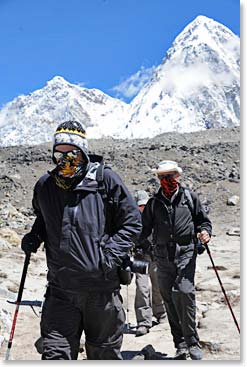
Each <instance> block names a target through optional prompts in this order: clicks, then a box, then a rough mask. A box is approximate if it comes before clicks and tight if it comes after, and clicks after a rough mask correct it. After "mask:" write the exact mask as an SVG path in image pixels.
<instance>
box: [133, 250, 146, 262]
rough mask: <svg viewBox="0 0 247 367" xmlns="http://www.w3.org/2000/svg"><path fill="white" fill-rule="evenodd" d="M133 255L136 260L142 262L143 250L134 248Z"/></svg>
mask: <svg viewBox="0 0 247 367" xmlns="http://www.w3.org/2000/svg"><path fill="white" fill-rule="evenodd" d="M133 255H134V257H135V259H136V260H143V259H144V252H143V249H142V248H140V247H134V249H133Z"/></svg>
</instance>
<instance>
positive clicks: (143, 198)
mask: <svg viewBox="0 0 247 367" xmlns="http://www.w3.org/2000/svg"><path fill="white" fill-rule="evenodd" d="M135 199H136V204H137V205H138V206H139V205H146V204H147V202H148V200H149V196H148V193H147V192H146V191H144V190H139V191H137V193H136V195H135Z"/></svg>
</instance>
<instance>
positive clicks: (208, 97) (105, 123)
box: [0, 16, 240, 146]
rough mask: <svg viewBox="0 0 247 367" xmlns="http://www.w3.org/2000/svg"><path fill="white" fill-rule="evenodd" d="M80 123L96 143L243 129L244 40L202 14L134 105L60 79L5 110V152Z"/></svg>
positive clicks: (1, 115) (1, 137)
mask: <svg viewBox="0 0 247 367" xmlns="http://www.w3.org/2000/svg"><path fill="white" fill-rule="evenodd" d="M68 119H77V120H78V121H81V122H83V123H84V125H85V126H86V128H87V135H88V137H89V138H100V137H103V136H112V137H114V138H145V137H153V136H155V135H158V134H161V133H163V132H168V131H179V132H190V131H196V130H201V129H207V128H212V127H232V126H237V125H239V123H240V40H239V37H238V36H236V35H235V34H233V33H232V32H231V31H230V30H229V29H228V28H227V27H225V26H224V25H222V24H220V23H218V22H216V21H214V20H213V19H209V18H207V17H205V16H198V17H197V18H196V19H195V20H194V21H193V22H191V23H190V24H189V25H188V26H187V27H185V29H184V30H183V31H182V32H181V33H180V34H179V35H178V36H177V38H176V39H175V41H174V43H173V44H172V46H171V48H170V49H169V50H168V51H167V53H166V56H165V57H164V59H163V61H162V63H161V65H159V66H158V67H157V68H156V69H155V70H154V73H153V76H152V78H151V80H150V82H149V83H147V84H146V85H145V86H144V87H143V88H142V90H141V91H140V92H139V94H138V95H137V96H136V97H135V98H134V100H133V101H132V102H131V103H130V104H126V103H124V102H122V101H120V100H119V99H116V98H112V97H110V96H108V95H106V94H104V93H103V92H101V91H100V90H97V89H87V88H82V87H80V86H78V85H74V84H71V83H68V82H67V81H65V80H64V79H63V78H62V77H58V76H57V77H55V78H53V79H52V80H50V81H49V82H47V84H46V86H45V87H44V88H42V89H40V90H36V91H35V92H33V93H31V94H29V95H27V96H19V97H17V98H15V99H14V100H13V101H12V102H9V103H7V104H6V105H5V106H4V108H3V109H2V110H1V111H0V128H1V134H0V146H10V145H22V144H29V145H32V144H39V143H42V142H47V141H50V140H51V139H52V134H53V132H54V129H55V127H56V126H57V123H58V122H61V121H65V120H68Z"/></svg>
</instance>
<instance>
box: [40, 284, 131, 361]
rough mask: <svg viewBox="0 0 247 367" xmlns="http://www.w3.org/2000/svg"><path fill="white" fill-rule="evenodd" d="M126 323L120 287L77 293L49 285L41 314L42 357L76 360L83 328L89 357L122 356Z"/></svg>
mask: <svg viewBox="0 0 247 367" xmlns="http://www.w3.org/2000/svg"><path fill="white" fill-rule="evenodd" d="M124 323H125V313H124V310H123V307H122V298H121V295H120V293H119V291H118V290H117V291H114V292H107V291H105V292H104V291H103V292H102V291H100V292H85V293H81V294H75V293H69V292H65V291H62V290H58V289H54V288H51V287H49V288H48V292H47V295H46V299H45V302H44V306H43V310H42V317H41V335H42V337H43V348H44V349H43V354H42V359H52V360H54V359H55V360H66V359H69V360H71V359H72V360H75V359H77V357H78V351H79V345H80V338H81V334H82V332H83V331H84V332H85V340H86V343H85V346H86V353H87V359H90V360H113V359H122V356H121V353H120V348H121V345H122V340H123V328H124Z"/></svg>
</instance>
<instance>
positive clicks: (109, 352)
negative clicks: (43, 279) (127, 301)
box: [22, 121, 141, 360]
mask: <svg viewBox="0 0 247 367" xmlns="http://www.w3.org/2000/svg"><path fill="white" fill-rule="evenodd" d="M52 158H53V161H54V163H55V164H56V168H55V169H54V170H53V171H51V172H48V173H47V174H45V175H44V176H42V177H41V178H40V179H39V180H38V182H37V184H36V185H35V188H34V196H33V207H34V211H35V214H36V220H35V222H34V224H33V227H32V230H31V232H30V233H28V234H26V235H25V236H24V237H23V240H22V249H23V250H24V251H25V252H36V251H37V249H38V247H39V246H40V244H41V243H42V242H44V244H45V250H46V258H47V265H48V275H47V278H48V289H47V292H46V298H45V302H44V305H43V310H42V318H41V335H42V338H43V354H42V359H53V360H54V359H55V360H56V359H73V360H75V359H77V356H78V349H79V343H80V336H81V334H82V331H84V332H85V337H86V352H87V358H88V359H91V360H96V359H98V360H104V359H108V360H111V359H122V357H121V353H120V348H121V345H122V339H123V328H124V322H125V315H124V311H123V307H122V299H121V296H120V293H119V290H120V281H119V276H118V269H119V267H120V266H121V264H122V261H123V260H124V258H125V257H126V256H127V254H128V252H129V250H130V249H131V247H132V237H135V236H138V235H139V233H140V230H141V219H140V214H139V211H138V208H137V206H136V204H135V202H134V200H133V198H132V197H131V195H130V193H129V192H128V190H127V188H126V186H125V185H124V184H123V182H122V180H121V179H120V177H119V176H118V175H117V174H116V173H115V172H113V171H112V170H111V169H110V168H106V167H105V168H104V178H103V185H104V190H103V191H104V192H102V187H101V188H100V187H99V182H98V181H97V172H98V169H99V167H100V164H101V163H100V161H101V160H102V157H99V156H91V155H89V154H88V147H87V140H86V137H85V130H84V128H83V127H82V126H81V124H80V123H78V122H76V121H67V122H65V123H62V124H60V125H59V126H58V128H57V130H56V132H55V134H54V144H53V156H52Z"/></svg>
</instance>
